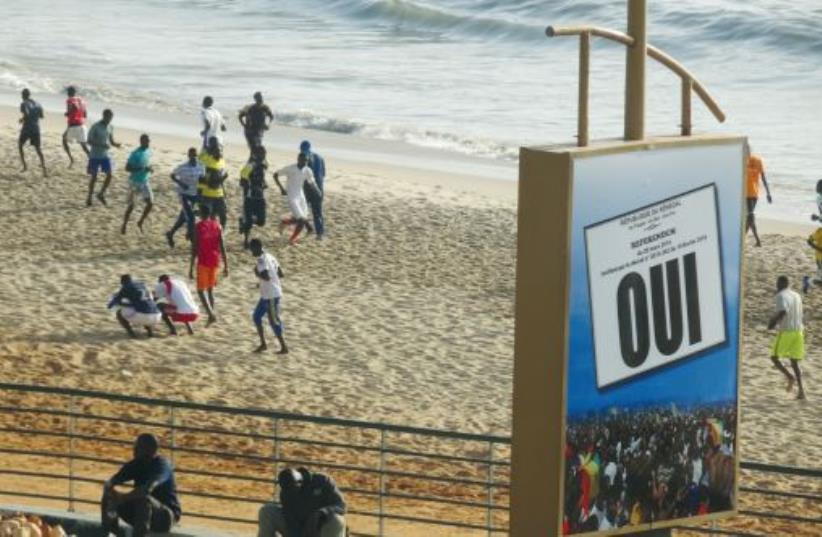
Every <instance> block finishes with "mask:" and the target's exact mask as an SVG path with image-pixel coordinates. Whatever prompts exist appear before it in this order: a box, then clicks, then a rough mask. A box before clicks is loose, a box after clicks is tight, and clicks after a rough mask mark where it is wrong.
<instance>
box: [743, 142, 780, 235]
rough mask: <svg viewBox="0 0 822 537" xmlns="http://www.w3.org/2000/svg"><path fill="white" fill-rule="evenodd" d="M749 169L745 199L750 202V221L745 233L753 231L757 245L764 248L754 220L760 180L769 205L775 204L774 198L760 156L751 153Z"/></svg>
mask: <svg viewBox="0 0 822 537" xmlns="http://www.w3.org/2000/svg"><path fill="white" fill-rule="evenodd" d="M747 168H748V169H747V178H748V179H747V181H746V184H745V198H746V199H747V202H748V221H747V224H746V226H745V233H747V232H748V230H749V229H750V230H753V234H754V239H756V245H757V246H762V242H761V241H760V240H759V233H757V231H756V220H755V219H754V209H756V202H757V201H759V180H760V178H761V179H762V184H763V185H765V194H766V196H767V199H768V203H773V198H771V189H770V188H768V181H767V179H766V178H765V164H764V163H763V162H762V159H761V158H760V157H759V156H758V155H754V154H753V153H750V154H749V155H748V166H747Z"/></svg>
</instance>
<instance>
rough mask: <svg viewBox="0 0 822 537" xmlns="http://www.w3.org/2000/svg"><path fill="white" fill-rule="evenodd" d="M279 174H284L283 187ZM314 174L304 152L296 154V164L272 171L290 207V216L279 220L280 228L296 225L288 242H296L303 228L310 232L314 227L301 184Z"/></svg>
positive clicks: (311, 178) (291, 243)
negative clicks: (309, 218)
mask: <svg viewBox="0 0 822 537" xmlns="http://www.w3.org/2000/svg"><path fill="white" fill-rule="evenodd" d="M280 174H284V175H285V176H286V186H285V188H283V185H282V183H280ZM313 180H314V174H313V173H312V172H311V168H309V167H308V158H307V157H306V155H305V154H304V153H300V154H298V155H297V164H292V165H291V166H286V167H285V168H283V169H281V170H278V171H276V172H274V181H276V183H277V186H278V187H280V193H282V195H283V196H288V207H289V208H290V209H291V216H289V217H286V218H283V219H282V221H281V222H280V230H282V229H283V227H285V226H288V225H296V226H297V227H296V228H294V233H292V234H291V238H290V239H288V244H290V245H292V246H293V245H295V244H297V238H298V237H299V235H300V232H302V230H303V229H307V230H308V233H312V232H313V231H314V228H313V227H311V224H309V223H308V203H307V202H306V200H305V194H304V193H303V184H304V183H305V182H306V181H313Z"/></svg>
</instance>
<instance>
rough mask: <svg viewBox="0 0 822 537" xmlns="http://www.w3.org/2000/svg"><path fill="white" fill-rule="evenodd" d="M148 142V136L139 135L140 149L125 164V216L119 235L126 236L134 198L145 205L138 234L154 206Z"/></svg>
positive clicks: (133, 152) (138, 224) (139, 222)
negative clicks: (126, 181) (139, 198)
mask: <svg viewBox="0 0 822 537" xmlns="http://www.w3.org/2000/svg"><path fill="white" fill-rule="evenodd" d="M149 143H150V140H149V138H148V134H142V135H140V147H138V148H137V149H135V150H134V151H132V152H131V155H129V157H128V161H127V162H126V171H127V172H128V173H129V177H128V198H127V199H126V214H125V215H123V227H122V228H120V233H122V234H123V235H125V234H126V226H127V225H128V219H129V217H131V211H133V210H134V198H135V197H137V196H140V197H141V198H143V202H144V203H145V204H146V206H145V208H144V209H143V214H142V215H140V219H139V220H138V221H137V227H138V228H140V233H142V232H143V222H145V221H146V217H147V216H148V213H150V212H151V208H152V207H153V206H154V194H153V193H152V192H151V185H150V184H149V182H148V181H149V179H151V172H152V171H154V170H153V168H152V167H151V165H150V164H149V161H150V160H151V151H150V150H149V149H148V146H149Z"/></svg>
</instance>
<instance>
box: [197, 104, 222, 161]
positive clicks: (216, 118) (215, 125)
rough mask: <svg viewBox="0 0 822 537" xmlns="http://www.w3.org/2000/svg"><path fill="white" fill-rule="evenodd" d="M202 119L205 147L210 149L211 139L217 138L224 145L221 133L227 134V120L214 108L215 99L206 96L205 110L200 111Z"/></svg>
mask: <svg viewBox="0 0 822 537" xmlns="http://www.w3.org/2000/svg"><path fill="white" fill-rule="evenodd" d="M200 118H201V119H202V120H203V130H202V131H200V136H202V138H203V147H204V148H205V147H208V142H209V140H211V138H216V139H217V141H218V142H219V143H220V145H222V143H223V139H222V137H221V136H220V132H225V130H226V126H225V120H224V119H223V115H222V114H221V113H220V111H219V110H217V109H216V108H214V99H212V98H211V97H208V96H206V97H205V98H204V99H203V108H202V109H201V110H200Z"/></svg>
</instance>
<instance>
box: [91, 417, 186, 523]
mask: <svg viewBox="0 0 822 537" xmlns="http://www.w3.org/2000/svg"><path fill="white" fill-rule="evenodd" d="M158 447H159V445H158V443H157V439H156V438H155V437H154V435H151V434H148V433H144V434H141V435H140V436H138V437H137V440H136V441H135V442H134V458H133V459H132V460H131V461H129V462H127V463H126V464H124V465H123V466H122V467H121V468H120V470H119V471H118V472H117V473H116V474H114V475H113V476H112V477H111V478H110V479H109V480H108V481H106V482H105V484H104V485H103V500H102V502H101V507H102V522H103V530H104V531H105V532H106V535H116V534H117V533H118V531H117V530H118V526H119V520H120V519H122V520H123V521H125V522H126V523H128V524H129V525H130V526H131V527H132V528H133V529H134V531H133V533H132V536H133V537H145V536H146V535H148V534H149V532H152V533H165V532H168V531H169V530H170V529H171V527H172V526H174V524H176V523H177V522H179V521H180V516H181V514H182V510H181V509H180V502H179V500H178V499H177V485H176V484H175V482H174V470H173V469H172V467H171V463H170V462H169V461H168V459H166V458H165V457H160V456H159V455H157V449H158ZM129 481H133V482H134V488H133V489H132V490H131V491H129V492H119V491H117V490H115V488H114V487H115V486H116V485H122V484H124V483H128V482H129Z"/></svg>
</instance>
